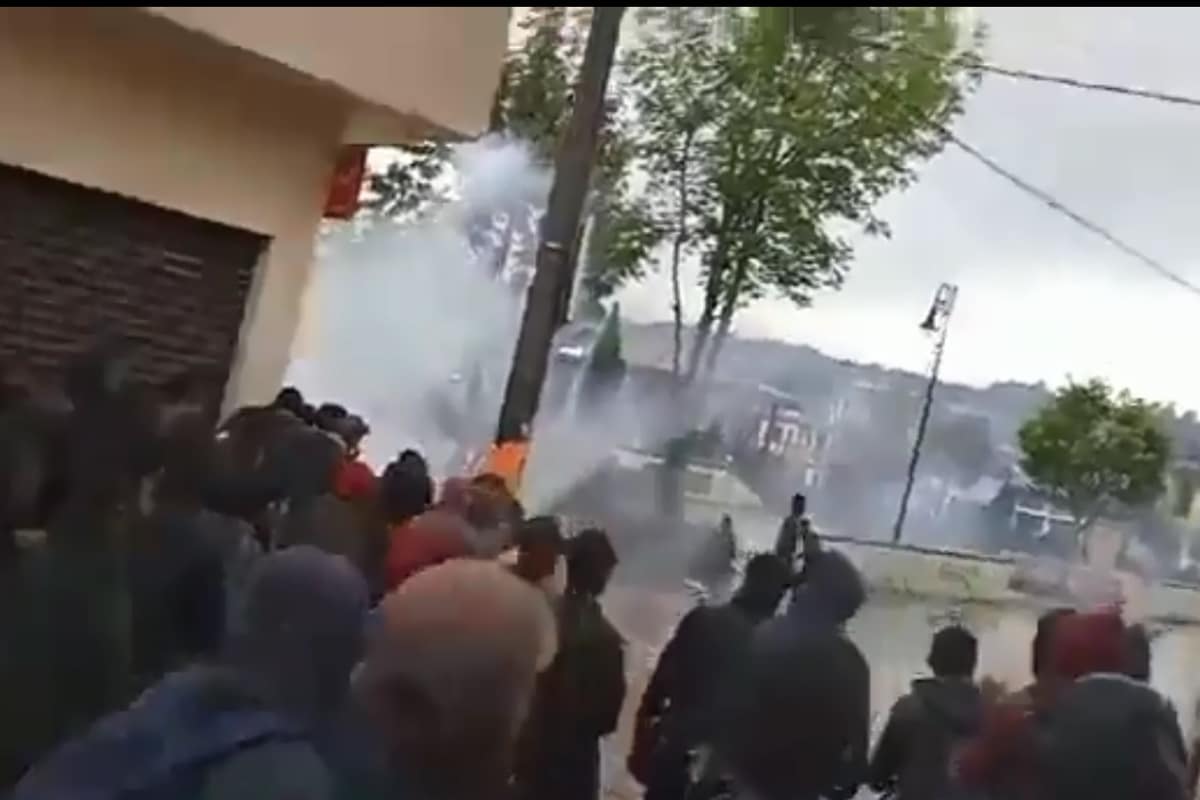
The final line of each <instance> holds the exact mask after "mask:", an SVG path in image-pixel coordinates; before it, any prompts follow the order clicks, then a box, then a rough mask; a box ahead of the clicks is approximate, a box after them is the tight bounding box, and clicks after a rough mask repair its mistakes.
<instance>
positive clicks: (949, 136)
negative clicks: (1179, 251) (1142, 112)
mask: <svg viewBox="0 0 1200 800" xmlns="http://www.w3.org/2000/svg"><path fill="white" fill-rule="evenodd" d="M876 44H878V43H876ZM842 63H843V65H844V66H846V67H848V68H850V69H851V70H853V71H855V72H857V73H858V74H859V75H860V76H861V77H863V78H864V79H866V80H868V81H870V80H871V78H870V77H869V76H868V75H867V74H866V73H865V72H864V71H863V70H862V69H861V68H860V67H858V66H857V65H854V64H851V63H848V62H842ZM896 99H897V100H899V102H900V103H901V104H903V105H905V106H907V107H908V109H909V111H911V112H913V113H914V114H916V115H918V116H924V115H925V112H924V111H922V110H921V109H920V108H917V107H916V106H915V105H913V104H912V103H911V102H908V101H907V100H906V99H905V98H903V97H897V98H896ZM1197 105H1200V101H1197ZM935 124H936V126H937V129H938V131H939V132H940V133H941V134H942V135H943V136H945V137H946V140H947V141H949V142H950V143H951V144H953V145H954V146H956V147H957V148H958V149H960V150H962V151H963V152H964V153H966V154H967V155H969V156H970V157H971V158H973V159H975V160H976V161H978V162H979V163H980V164H982V165H983V166H985V167H987V168H988V169H989V170H991V171H992V172H994V173H995V174H997V175H999V176H1000V177H1002V178H1004V179H1005V180H1006V181H1008V182H1009V183H1011V184H1012V185H1013V186H1016V187H1017V188H1018V189H1020V190H1021V191H1023V192H1025V193H1026V194H1029V195H1032V196H1033V197H1035V198H1037V199H1038V200H1040V201H1041V202H1043V203H1045V204H1046V205H1047V206H1049V207H1050V208H1051V209H1052V210H1054V211H1057V212H1058V213H1059V214H1062V215H1063V216H1064V217H1066V218H1067V219H1069V220H1071V221H1072V222H1074V223H1075V224H1076V225H1079V226H1080V227H1082V228H1083V229H1085V230H1087V231H1089V232H1091V233H1092V234H1094V235H1096V236H1099V237H1100V238H1101V239H1103V240H1104V241H1106V242H1108V243H1109V244H1110V245H1112V246H1113V247H1115V248H1117V249H1118V250H1120V251H1121V252H1122V253H1124V254H1125V255H1127V256H1129V257H1130V258H1132V259H1134V260H1135V261H1137V262H1138V263H1140V264H1141V265H1142V266H1144V267H1148V268H1149V269H1151V270H1153V271H1154V272H1155V273H1157V274H1158V275H1159V277H1161V278H1164V279H1166V280H1168V281H1170V282H1171V283H1174V284H1175V285H1176V286H1179V287H1180V288H1182V289H1185V290H1187V291H1189V292H1191V293H1192V294H1195V295H1197V296H1200V286H1197V285H1196V284H1194V283H1191V282H1190V281H1188V280H1187V279H1186V278H1184V277H1183V276H1182V275H1180V274H1179V273H1177V272H1175V271H1174V270H1172V269H1171V268H1170V267H1168V266H1166V265H1165V264H1163V263H1162V262H1161V261H1159V260H1158V259H1156V258H1154V257H1153V256H1149V255H1147V254H1146V253H1143V252H1142V251H1141V250H1139V249H1138V248H1136V247H1134V246H1133V245H1131V244H1129V243H1128V242H1126V241H1125V240H1124V239H1121V238H1120V237H1118V236H1117V235H1116V234H1114V233H1112V232H1111V231H1109V230H1108V229H1107V228H1105V227H1103V226H1102V225H1100V224H1098V223H1095V222H1092V221H1091V220H1090V219H1088V218H1087V217H1085V216H1083V215H1082V214H1080V213H1079V212H1078V211H1075V210H1073V209H1071V208H1069V207H1068V206H1066V205H1064V204H1063V203H1062V201H1060V200H1059V199H1058V198H1056V197H1055V196H1054V195H1052V194H1050V193H1049V192H1048V191H1046V190H1045V189H1042V188H1040V187H1038V186H1035V185H1033V184H1032V183H1030V182H1029V181H1027V180H1025V179H1024V178H1022V177H1021V176H1020V175H1017V174H1016V173H1014V172H1012V171H1011V170H1009V169H1007V168H1005V167H1003V166H1001V165H1000V164H998V163H997V162H996V161H994V160H993V159H992V158H990V157H989V156H987V155H984V154H983V153H981V152H980V151H979V150H977V149H976V148H974V147H973V146H971V145H970V144H968V143H967V142H965V141H963V140H962V139H961V138H960V137H959V136H958V135H957V134H956V133H954V131H952V130H950V128H948V127H947V126H945V125H943V124H941V123H935Z"/></svg>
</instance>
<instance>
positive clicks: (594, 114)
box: [496, 6, 625, 486]
mask: <svg viewBox="0 0 1200 800" xmlns="http://www.w3.org/2000/svg"><path fill="white" fill-rule="evenodd" d="M624 13H625V8H624V7H623V6H616V7H601V6H597V7H596V8H594V9H593V10H592V24H591V29H590V30H589V31H588V40H587V46H586V48H585V50H584V54H583V65H582V66H581V67H580V71H579V82H578V84H577V85H576V87H575V100H574V104H573V106H572V108H571V119H570V121H569V122H568V124H567V130H566V133H565V134H564V136H563V138H562V140H561V142H560V143H559V148H558V154H557V156H556V157H555V160H554V182H553V184H551V186H550V197H549V199H548V200H547V202H546V214H545V216H544V217H543V218H542V224H541V242H540V244H539V246H538V251H537V259H536V271H535V272H534V276H533V281H532V282H531V283H530V285H529V293H528V295H527V297H526V300H525V313H524V316H523V317H522V319H521V332H520V334H519V335H518V337H517V348H516V352H515V353H514V354H513V363H512V368H511V370H510V371H509V374H508V384H507V386H506V387H505V390H504V405H503V406H501V408H500V421H499V424H498V426H497V428H496V449H497V450H503V449H506V448H507V449H509V450H512V449H514V448H515V449H516V450H517V451H519V455H520V457H519V458H517V457H515V456H506V457H505V458H504V459H502V460H504V461H505V462H506V464H507V465H509V466H511V465H512V464H513V462H514V460H515V462H516V466H515V471H516V472H518V473H519V472H520V470H521V468H522V467H523V463H524V451H525V449H526V448H527V446H528V438H529V433H530V427H531V426H532V424H533V418H534V416H535V415H536V414H537V408H538V400H539V398H540V396H541V392H542V382H543V381H544V380H545V378H546V366H547V361H548V360H549V356H550V344H551V340H552V338H553V337H554V333H555V330H556V329H557V327H558V325H559V324H560V322H561V316H562V312H563V310H564V304H563V300H564V298H565V297H566V295H567V292H569V291H570V286H571V283H572V280H573V278H574V269H573V257H572V256H573V251H574V245H575V240H576V238H577V235H578V231H579V217H580V215H581V214H582V212H583V202H584V198H585V197H586V195H587V191H588V186H589V180H590V177H591V170H592V162H593V161H594V160H595V154H596V142H597V139H598V137H599V133H600V128H601V126H602V125H603V123H604V94H605V90H606V89H607V87H608V75H609V72H610V71H611V70H612V63H613V54H614V52H615V51H616V47H617V36H618V34H619V32H620V28H621V17H622V16H623V15H624ZM497 471H499V472H500V473H501V475H502V477H505V478H506V479H507V480H509V482H510V486H512V485H513V483H515V481H516V479H518V478H519V475H516V476H513V475H505V474H504V472H505V471H510V470H508V469H500V468H497Z"/></svg>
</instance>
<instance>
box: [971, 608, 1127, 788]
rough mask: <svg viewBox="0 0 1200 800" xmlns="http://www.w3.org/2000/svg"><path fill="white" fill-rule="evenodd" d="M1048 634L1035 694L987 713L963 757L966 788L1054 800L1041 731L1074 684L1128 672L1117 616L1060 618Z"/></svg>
mask: <svg viewBox="0 0 1200 800" xmlns="http://www.w3.org/2000/svg"><path fill="white" fill-rule="evenodd" d="M1039 633H1042V631H1039ZM1048 634H1049V646H1048V648H1047V650H1048V652H1049V663H1048V665H1047V666H1046V669H1045V670H1044V671H1043V674H1042V675H1041V676H1039V679H1038V681H1037V687H1038V688H1037V691H1036V692H1032V693H1030V692H1022V693H1018V694H1016V695H1013V696H1012V697H1010V698H1008V699H1006V700H1004V701H1002V702H1000V703H998V704H996V705H995V706H993V707H992V708H991V709H989V710H988V711H987V713H986V714H985V717H984V722H983V728H982V730H981V732H980V735H979V736H978V737H977V738H976V739H974V740H973V741H971V742H970V743H969V744H967V745H966V746H965V747H964V748H963V749H962V751H961V752H960V753H959V757H958V761H957V772H958V776H959V779H960V781H961V782H962V784H963V785H964V786H967V787H970V788H974V789H978V790H985V791H988V792H990V793H991V795H992V796H996V797H1003V798H1014V800H1052V798H1050V797H1047V796H1046V787H1045V783H1046V781H1045V775H1044V774H1043V773H1042V770H1041V769H1040V766H1039V752H1038V741H1037V730H1038V726H1039V725H1041V724H1043V722H1044V721H1045V719H1046V714H1047V712H1048V710H1049V709H1050V707H1051V705H1052V704H1053V703H1054V701H1055V699H1056V698H1057V697H1058V695H1059V694H1060V693H1061V692H1062V691H1063V689H1064V688H1065V687H1067V686H1069V685H1071V683H1072V682H1074V681H1076V680H1077V679H1079V678H1081V677H1084V676H1086V675H1091V674H1095V673H1109V672H1111V673H1120V672H1122V671H1123V670H1124V668H1125V666H1126V658H1125V625H1124V623H1123V622H1122V621H1121V617H1120V614H1119V613H1117V612H1115V611H1114V612H1110V611H1105V612H1096V613H1078V612H1068V613H1065V614H1060V615H1058V616H1057V617H1056V618H1055V619H1054V621H1053V623H1052V624H1051V625H1050V626H1049V631H1048ZM1042 644H1043V645H1045V642H1043V643H1042Z"/></svg>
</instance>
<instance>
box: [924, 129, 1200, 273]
mask: <svg viewBox="0 0 1200 800" xmlns="http://www.w3.org/2000/svg"><path fill="white" fill-rule="evenodd" d="M942 132H943V133H944V135H945V136H946V138H947V139H948V140H949V141H950V143H951V144H953V145H954V146H955V147H957V148H958V149H959V150H962V151H963V152H964V153H966V154H967V155H969V156H971V157H972V158H974V159H975V160H976V161H978V162H979V163H980V164H982V165H984V166H985V167H987V168H988V169H989V170H991V171H992V172H993V173H995V174H997V175H999V176H1000V177H1002V178H1004V179H1005V180H1006V181H1008V182H1009V183H1011V184H1012V185H1013V186H1016V187H1017V188H1018V189H1020V190H1021V191H1023V192H1025V193H1026V194H1029V195H1032V196H1033V197H1035V198H1037V199H1038V200H1040V201H1042V202H1043V203H1045V204H1046V205H1047V206H1049V207H1050V208H1051V209H1053V210H1054V211H1057V212H1058V213H1059V214H1062V215H1063V216H1065V217H1066V218H1067V219H1069V220H1071V221H1072V222H1074V223H1075V224H1076V225H1079V226H1080V227H1082V228H1084V229H1086V230H1088V231H1090V232H1091V233H1093V234H1095V235H1096V236H1099V237H1100V238H1101V239H1103V240H1104V241H1106V242H1108V243H1109V244H1110V245H1112V246H1113V247H1115V248H1117V249H1118V250H1120V251H1121V252H1122V253H1124V254H1125V255H1127V256H1129V257H1130V258H1132V259H1134V260H1135V261H1137V262H1138V263H1140V264H1142V265H1143V266H1145V267H1148V268H1149V269H1151V270H1153V271H1154V272H1156V273H1158V275H1159V276H1160V277H1162V278H1165V279H1166V280H1168V281H1170V282H1171V283H1174V284H1175V285H1176V286H1179V287H1180V288H1183V289H1186V290H1187V291H1189V292H1192V293H1193V294H1196V295H1200V286H1197V285H1196V284H1194V283H1191V282H1190V281H1188V280H1187V279H1186V278H1184V277H1183V276H1182V275H1180V274H1179V273H1177V272H1175V271H1174V270H1172V269H1171V268H1169V267H1167V266H1166V265H1165V264H1163V263H1162V262H1161V261H1159V260H1158V259H1156V258H1153V257H1152V256H1148V255H1146V254H1145V253H1143V252H1142V251H1141V250H1139V249H1138V248H1136V247H1134V246H1133V245H1131V244H1129V243H1128V242H1126V241H1125V240H1123V239H1121V238H1120V237H1118V236H1117V235H1116V234H1114V233H1112V232H1111V231H1109V230H1108V229H1107V228H1105V227H1103V226H1102V225H1099V224H1098V223H1095V222H1092V221H1091V220H1090V219H1088V218H1087V217H1085V216H1083V215H1082V214H1080V213H1079V212H1077V211H1074V210H1072V209H1071V208H1069V207H1068V206H1066V205H1064V204H1063V202H1062V201H1061V200H1059V199H1058V198H1056V197H1054V195H1052V194H1050V193H1049V192H1047V191H1046V190H1044V189H1041V188H1039V187H1037V186H1034V185H1033V184H1032V183H1030V182H1029V181H1027V180H1025V179H1024V178H1022V177H1021V176H1019V175H1017V174H1015V173H1013V172H1012V171H1011V170H1008V169H1006V168H1005V167H1003V166H1001V165H1000V164H998V163H996V162H995V161H994V160H993V159H991V158H990V157H988V156H986V155H984V154H983V153H981V152H980V151H979V150H977V149H976V148H975V147H972V146H971V145H970V144H968V143H967V142H965V141H963V140H962V139H961V138H960V137H959V136H958V135H957V134H955V133H954V132H953V131H951V130H950V129H948V128H943V129H942Z"/></svg>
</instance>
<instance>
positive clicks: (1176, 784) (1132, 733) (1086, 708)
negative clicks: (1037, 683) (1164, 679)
mask: <svg viewBox="0 0 1200 800" xmlns="http://www.w3.org/2000/svg"><path fill="white" fill-rule="evenodd" d="M1038 752H1039V762H1040V766H1041V770H1042V774H1043V775H1044V776H1045V780H1046V789H1047V792H1046V794H1047V796H1048V797H1053V798H1055V800H1109V798H1111V799H1112V800H1125V799H1126V798H1137V800H1184V798H1186V797H1190V793H1188V792H1186V791H1185V790H1184V784H1185V781H1186V778H1185V776H1186V772H1187V769H1186V764H1187V754H1186V749H1185V746H1184V744H1183V736H1182V734H1181V732H1180V729H1179V722H1178V719H1177V717H1176V715H1175V711H1174V709H1172V708H1171V706H1170V705H1169V704H1168V703H1167V701H1166V700H1164V699H1163V697H1162V696H1161V695H1159V694H1158V693H1157V692H1156V691H1154V690H1153V689H1151V688H1150V687H1149V686H1147V685H1145V684H1142V683H1139V682H1137V681H1134V680H1133V679H1131V678H1127V677H1125V676H1123V675H1113V674H1102V675H1090V676H1087V677H1085V678H1081V679H1079V680H1077V681H1075V682H1074V683H1073V684H1071V685H1070V686H1069V687H1068V688H1067V689H1066V690H1065V691H1063V692H1062V693H1061V694H1060V695H1059V696H1058V697H1057V698H1056V699H1055V701H1054V703H1053V704H1052V705H1051V707H1050V709H1049V712H1048V714H1047V717H1046V719H1045V722H1044V724H1043V725H1042V726H1041V728H1040V729H1039V731H1038Z"/></svg>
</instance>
